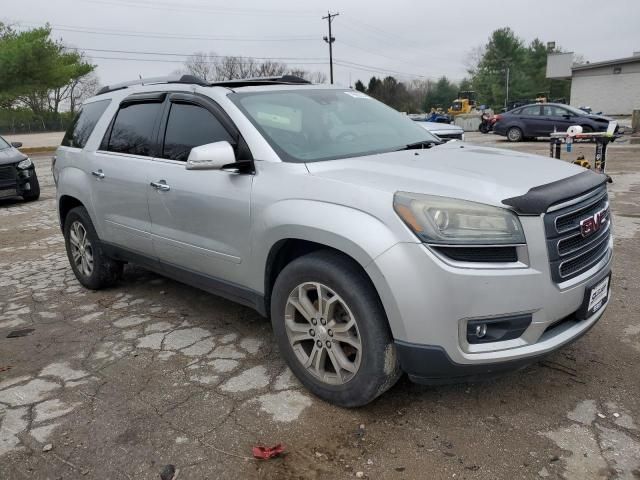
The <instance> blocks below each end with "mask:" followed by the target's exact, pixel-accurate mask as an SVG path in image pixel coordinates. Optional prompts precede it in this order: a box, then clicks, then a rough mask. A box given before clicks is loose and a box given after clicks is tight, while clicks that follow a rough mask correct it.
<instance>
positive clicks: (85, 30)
mask: <svg viewBox="0 0 640 480" xmlns="http://www.w3.org/2000/svg"><path fill="white" fill-rule="evenodd" d="M23 25H25V26H28V27H43V26H45V25H43V24H34V23H24V24H23ZM49 26H50V27H51V28H52V29H53V30H58V31H61V32H76V33H88V34H92V35H109V36H116V37H139V38H166V39H170V40H216V41H233V42H291V41H296V42H297V41H315V40H317V37H315V36H311V35H304V36H303V35H300V36H272V37H269V36H262V37H248V36H246V37H245V36H231V35H226V36H205V35H177V34H167V33H160V32H135V31H131V30H108V29H100V28H97V27H91V28H85V27H75V26H65V25H49Z"/></svg>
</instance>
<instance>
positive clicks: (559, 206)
mask: <svg viewBox="0 0 640 480" xmlns="http://www.w3.org/2000/svg"><path fill="white" fill-rule="evenodd" d="M602 188H603V187H598V188H596V189H595V190H593V191H591V192H589V193H585V194H584V195H580V196H579V197H575V198H572V199H571V200H566V201H564V202H562V203H556V204H555V205H552V206H550V207H549V208H548V209H547V212H546V213H551V212H556V211H558V210H562V209H563V208H565V207H570V206H571V205H575V204H576V203H580V202H582V201H583V200H586V199H588V198H589V197H593V196H595V195H597V194H598V193H600V192H601V191H602ZM604 190H605V191H606V187H604Z"/></svg>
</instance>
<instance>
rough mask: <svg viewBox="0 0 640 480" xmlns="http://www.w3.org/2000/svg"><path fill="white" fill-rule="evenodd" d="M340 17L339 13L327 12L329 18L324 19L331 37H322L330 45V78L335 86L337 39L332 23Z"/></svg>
mask: <svg viewBox="0 0 640 480" xmlns="http://www.w3.org/2000/svg"><path fill="white" fill-rule="evenodd" d="M338 15H340V13H338V12H336V13H329V11H327V16H326V17H322V19H323V20H326V21H327V23H328V24H329V36H328V37H322V38H323V39H324V41H325V42H327V43H328V44H329V78H330V80H331V84H332V85H333V42H335V41H336V38H335V37H334V36H332V35H331V22H333V19H334V18H335V17H337V16H338Z"/></svg>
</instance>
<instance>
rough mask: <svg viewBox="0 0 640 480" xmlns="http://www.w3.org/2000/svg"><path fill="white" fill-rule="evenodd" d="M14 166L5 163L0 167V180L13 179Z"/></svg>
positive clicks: (14, 176)
mask: <svg viewBox="0 0 640 480" xmlns="http://www.w3.org/2000/svg"><path fill="white" fill-rule="evenodd" d="M16 173H17V171H16V168H15V167H14V166H13V165H8V166H7V165H5V166H2V167H0V180H15V179H16Z"/></svg>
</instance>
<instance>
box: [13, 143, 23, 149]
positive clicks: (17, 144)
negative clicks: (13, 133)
mask: <svg viewBox="0 0 640 480" xmlns="http://www.w3.org/2000/svg"><path fill="white" fill-rule="evenodd" d="M11 146H12V147H13V148H20V147H21V146H22V142H11Z"/></svg>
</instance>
